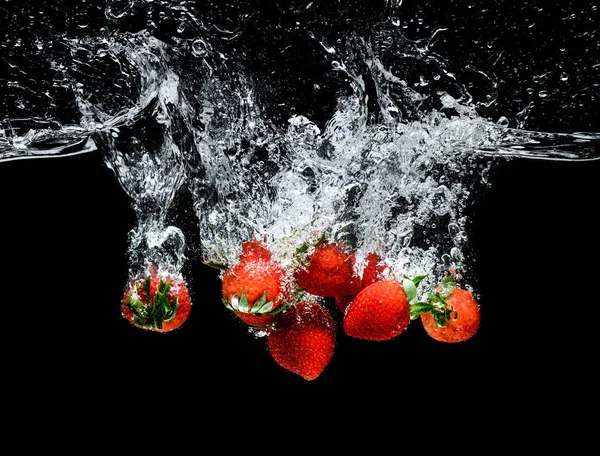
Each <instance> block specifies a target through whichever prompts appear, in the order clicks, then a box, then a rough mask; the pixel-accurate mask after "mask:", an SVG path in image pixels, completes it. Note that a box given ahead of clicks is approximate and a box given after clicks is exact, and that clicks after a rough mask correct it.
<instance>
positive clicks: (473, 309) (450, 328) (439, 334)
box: [420, 288, 481, 343]
mask: <svg viewBox="0 0 600 456" xmlns="http://www.w3.org/2000/svg"><path fill="white" fill-rule="evenodd" d="M447 301H448V304H449V305H450V306H451V307H452V308H453V309H454V312H456V318H455V319H450V320H448V322H447V323H446V326H444V327H440V326H437V325H436V323H435V320H434V318H433V316H432V315H431V313H429V312H423V313H422V314H421V315H420V318H421V323H422V325H423V328H425V331H426V332H427V334H428V335H429V336H430V337H432V338H433V339H435V340H437V341H439V342H449V343H455V342H464V341H466V340H468V339H470V338H471V337H473V336H474V335H475V333H476V332H477V331H478V329H479V325H480V323H481V313H480V310H479V304H478V303H477V301H476V300H475V298H474V297H473V294H472V293H471V292H470V291H469V290H465V289H462V288H455V289H454V290H452V292H451V293H450V295H449V296H448V299H447Z"/></svg>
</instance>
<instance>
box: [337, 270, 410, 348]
mask: <svg viewBox="0 0 600 456" xmlns="http://www.w3.org/2000/svg"><path fill="white" fill-rule="evenodd" d="M409 323H410V307H409V303H408V298H407V296H406V293H405V292H404V288H403V287H402V285H400V284H399V283H398V282H396V281H392V280H380V281H377V282H374V283H372V284H370V285H368V286H367V287H365V288H364V289H363V290H361V291H360V292H359V293H358V294H357V295H356V297H355V298H354V299H353V300H352V302H350V304H348V307H347V308H346V312H345V314H344V319H343V327H344V332H345V333H346V334H347V335H349V336H351V337H356V338H358V339H366V340H389V339H393V338H394V337H396V336H398V335H399V334H400V333H402V332H403V331H404V330H405V329H406V328H407V327H408V324H409Z"/></svg>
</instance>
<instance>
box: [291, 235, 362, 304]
mask: <svg viewBox="0 0 600 456" xmlns="http://www.w3.org/2000/svg"><path fill="white" fill-rule="evenodd" d="M299 256H300V262H301V266H299V267H298V268H297V269H296V270H295V271H294V278H295V280H296V284H297V285H298V286H299V287H300V288H302V289H303V290H305V291H306V292H308V293H310V294H313V295H315V296H323V297H335V296H342V295H348V294H353V293H354V292H355V290H357V289H358V288H360V280H359V279H358V277H357V276H356V275H355V273H354V262H355V255H354V254H353V253H352V254H351V253H348V252H346V251H345V250H344V249H343V248H342V245H341V244H339V243H336V242H329V241H326V240H320V241H319V242H318V243H317V245H316V246H315V248H314V250H313V251H312V252H311V251H310V250H309V247H308V246H307V245H306V244H305V246H303V247H302V248H301V249H300V251H299Z"/></svg>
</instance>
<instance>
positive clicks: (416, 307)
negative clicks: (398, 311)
mask: <svg viewBox="0 0 600 456" xmlns="http://www.w3.org/2000/svg"><path fill="white" fill-rule="evenodd" d="M432 310H433V306H432V305H431V304H430V303H428V302H415V303H414V304H411V305H410V319H411V320H416V319H417V318H419V316H420V315H421V314H422V313H423V312H431V311H432Z"/></svg>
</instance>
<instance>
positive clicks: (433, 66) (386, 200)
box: [0, 0, 600, 281]
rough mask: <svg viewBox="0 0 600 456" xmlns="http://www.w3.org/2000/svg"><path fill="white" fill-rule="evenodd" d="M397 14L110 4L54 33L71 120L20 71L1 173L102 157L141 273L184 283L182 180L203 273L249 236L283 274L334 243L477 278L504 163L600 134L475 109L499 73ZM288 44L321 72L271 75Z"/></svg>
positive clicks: (574, 157) (548, 153) (404, 264)
mask: <svg viewBox="0 0 600 456" xmlns="http://www.w3.org/2000/svg"><path fill="white" fill-rule="evenodd" d="M334 3H335V2H334ZM401 5H402V2H383V5H382V6H383V7H382V8H381V9H380V10H379V11H377V14H373V15H372V16H365V17H367V18H371V19H370V20H369V19H365V20H364V22H363V23H361V22H360V21H359V25H357V26H356V28H355V29H352V28H348V26H347V23H345V22H344V18H345V17H346V16H344V15H345V14H349V13H348V11H349V10H348V9H347V7H346V8H342V7H341V6H340V5H336V7H338V8H341V11H342V14H340V15H339V17H338V18H337V19H336V20H333V19H331V17H330V19H331V20H332V21H333V22H335V24H334V25H335V26H339V25H340V24H341V23H344V24H345V25H346V26H345V27H342V32H335V33H334V32H332V28H329V27H328V26H327V24H326V25H323V24H322V23H321V22H319V21H318V20H317V19H318V18H320V17H322V15H323V14H325V13H326V11H325V10H326V9H327V8H326V7H325V6H319V5H316V4H313V3H312V2H291V3H290V5H289V6H288V7H287V8H286V7H281V6H280V5H277V10H276V11H275V13H276V14H275V17H276V19H275V20H272V19H269V20H267V18H266V16H264V15H261V14H260V13H259V12H257V11H254V10H252V9H251V8H250V7H249V6H243V5H237V4H235V2H234V3H232V4H229V3H228V4H227V6H226V7H219V6H218V5H216V4H213V3H210V2H208V3H207V4H206V5H204V7H202V8H201V7H199V6H197V5H196V6H192V5H191V4H190V2H179V3H178V4H177V5H176V6H177V7H176V8H174V7H173V4H171V3H170V2H141V1H133V0H131V1H127V2H123V1H112V2H108V4H107V6H106V8H105V9H104V15H105V19H106V24H105V27H104V28H102V31H101V32H100V31H99V32H98V33H97V34H90V35H87V36H83V37H81V36H79V37H68V36H67V35H64V34H63V35H58V36H55V37H54V38H53V41H52V42H47V43H42V44H44V45H45V46H46V50H47V54H44V53H43V52H39V53H38V55H40V56H41V57H42V58H43V57H46V58H47V62H46V64H47V65H46V66H45V68H46V70H47V71H48V72H50V73H51V74H52V75H53V78H52V79H53V80H54V81H57V82H56V85H57V87H56V91H57V93H58V94H68V96H67V97H65V98H64V100H63V103H66V104H67V105H68V109H62V110H61V109H58V104H55V105H53V108H52V109H45V110H40V109H38V108H39V103H38V100H37V99H36V100H34V101H33V102H32V103H31V106H25V105H26V104H24V102H23V100H27V96H24V95H23V94H26V93H29V92H28V91H27V90H25V89H24V88H23V87H25V86H26V84H27V81H25V79H26V78H21V77H20V76H19V74H18V71H16V70H14V71H13V72H12V73H11V74H12V75H14V78H13V80H11V81H10V84H9V85H10V86H11V87H14V90H13V92H10V93H11V94H12V93H14V94H15V95H14V97H15V100H16V99H18V100H19V102H20V103H21V104H22V105H23V106H24V107H23V108H19V109H21V111H19V113H20V114H30V115H20V116H17V115H15V111H14V109H16V108H14V109H13V110H11V109H7V110H6V113H3V120H2V123H1V126H0V161H7V160H15V159H26V158H43V157H47V158H49V157H67V156H71V155H74V154H80V153H90V152H95V153H101V154H102V157H103V158H104V161H105V163H106V165H107V166H108V167H109V168H110V169H111V170H112V171H113V172H114V174H115V176H116V178H117V179H118V181H119V183H120V184H121V186H122V187H123V189H124V190H125V192H126V193H127V195H128V196H129V198H130V202H131V205H132V208H133V210H134V211H135V213H136V216H137V219H138V225H137V227H136V229H134V230H132V232H131V233H130V249H129V254H130V263H131V270H132V273H138V272H140V271H141V270H143V269H145V268H147V267H148V264H151V263H153V264H159V265H160V267H161V269H166V270H168V271H169V273H170V274H171V275H176V274H180V271H181V268H182V266H183V264H184V262H185V260H186V258H185V255H184V251H185V238H184V236H183V233H182V232H181V230H180V229H179V228H178V227H176V226H172V225H170V222H169V220H168V219H167V214H168V209H169V208H170V206H171V204H172V201H173V199H174V197H175V196H176V194H177V193H178V192H179V191H180V190H181V189H182V188H183V187H184V186H185V187H186V188H187V189H188V190H189V191H190V193H191V195H192V198H193V208H192V209H193V211H194V213H195V215H196V216H197V219H198V232H199V239H200V242H201V247H202V252H201V255H202V259H203V260H204V261H206V262H208V263H211V262H216V263H230V262H233V261H234V260H235V258H237V256H238V255H239V251H240V247H241V243H242V242H243V241H245V240H248V239H251V238H254V237H261V238H267V239H269V241H270V242H271V243H272V246H273V249H274V251H275V253H276V255H277V256H278V259H279V260H281V261H282V262H284V263H285V262H289V261H291V257H290V254H291V252H293V251H294V250H295V248H296V247H297V246H298V245H300V244H302V243H303V242H306V240H307V239H309V238H310V237H311V236H313V235H314V233H316V232H322V231H327V232H329V233H331V235H333V236H337V237H340V238H343V239H344V240H346V241H347V242H349V243H350V244H351V245H353V246H354V247H356V249H357V255H358V264H359V267H360V265H361V261H362V259H363V258H364V256H365V255H366V253H368V252H371V251H375V252H378V253H379V254H380V255H381V256H383V257H384V258H385V259H386V261H387V262H388V264H389V265H390V267H391V268H392V269H393V270H394V271H395V273H396V274H398V275H401V274H407V275H410V276H413V275H417V274H422V273H429V274H430V276H431V279H430V280H431V281H435V280H437V278H438V277H439V276H440V275H441V274H442V273H443V272H444V271H446V270H448V269H452V268H454V269H458V270H463V271H465V272H466V273H467V274H474V273H473V272H472V271H470V268H469V264H468V261H467V260H466V258H467V253H468V248H469V244H468V231H469V230H468V213H469V209H470V204H471V201H472V197H473V194H475V193H476V192H477V191H478V190H480V189H482V188H485V187H486V186H487V185H489V180H488V176H489V173H490V172H491V171H492V170H493V167H494V164H495V163H497V161H498V160H499V159H502V160H504V159H512V158H526V159H541V160H563V161H581V160H583V161H585V160H596V159H599V158H600V133H598V132H551V131H549V132H544V131H535V130H528V129H525V128H524V127H525V125H526V120H527V117H528V115H529V114H528V112H529V111H528V110H529V109H530V105H528V106H527V107H526V108H525V109H522V110H520V111H519V112H518V113H517V114H516V115H515V116H514V118H513V117H511V118H510V119H509V117H507V116H508V114H507V116H500V117H499V119H498V120H497V121H492V120H490V118H487V117H485V116H483V115H481V114H480V111H484V112H485V111H486V109H487V108H489V107H491V106H494V105H495V104H497V103H498V100H499V97H500V92H501V90H500V85H499V83H498V78H496V77H495V76H494V75H493V74H491V73H490V72H487V71H483V70H481V69H479V68H478V67H477V65H474V64H469V65H467V66H465V67H464V68H456V65H453V64H452V62H449V61H447V60H446V59H444V58H443V57H442V56H441V55H440V54H439V53H437V52H434V49H435V46H436V45H435V43H436V42H437V41H438V40H439V39H440V38H439V37H440V36H442V35H443V34H444V33H445V30H446V29H445V28H438V29H435V30H432V31H429V32H428V33H427V34H426V36H424V37H423V38H419V39H412V40H411V39H408V38H407V36H406V35H405V33H404V31H403V28H402V27H401V24H402V21H401V20H400V16H399V15H398V9H399V8H400V6H401ZM380 6H381V5H380ZM373 8H375V9H376V8H377V7H376V6H373ZM323 9H324V10H323ZM132 24H133V25H132ZM258 24H260V26H259V25H258ZM128 28H130V29H131V28H133V29H135V30H130V29H129V30H128ZM336 30H337V29H336ZM274 31H277V34H276V36H277V37H278V40H275V42H267V43H266V44H265V38H264V34H265V33H274ZM257 37H258V38H260V39H261V41H260V42H261V43H262V44H261V46H257V47H253V46H252V45H248V44H247V43H252V38H257ZM17 41H18V40H17ZM17 41H15V42H13V43H12V44H13V45H14V47H12V48H5V52H7V53H8V57H9V58H13V57H15V56H16V55H18V53H19V52H20V51H19V48H18V46H17ZM290 48H292V49H294V50H295V52H304V53H305V54H306V56H307V57H310V59H311V61H312V62H318V67H316V68H315V69H314V74H310V75H305V76H304V78H301V79H300V80H299V81H298V79H294V78H292V76H291V74H292V72H291V71H290V69H289V67H287V66H286V62H287V61H285V59H284V63H283V64H281V65H276V64H275V63H274V60H273V59H274V57H273V55H283V56H287V55H288V53H289V52H290V51H289V49H290ZM282 58H283V57H282ZM287 58H288V59H290V58H291V57H289V56H288V57H287ZM498 58H500V57H498ZM9 60H10V59H9ZM13 60H14V59H13ZM296 65H297V63H296ZM459 73H460V76H461V77H459V76H458V75H459ZM561 75H562V76H561V80H564V78H565V76H564V75H565V73H564V71H562V72H561ZM465 81H466V82H465ZM537 83H540V84H541V82H540V81H537V82H536V84H537ZM300 86H301V87H302V89H303V92H302V93H303V94H304V95H303V96H305V97H306V96H308V97H312V99H313V100H317V101H316V102H315V103H314V104H317V105H319V103H321V107H322V108H323V109H322V111H321V112H319V111H318V110H316V109H314V106H309V105H310V103H308V101H307V100H305V99H303V98H302V96H298V95H297V92H299V88H298V87H300ZM48 93H50V92H48ZM540 93H541V92H540ZM545 93H549V92H547V91H546V92H545ZM282 94H287V97H286V96H284V95H282ZM307 94H308V95H307ZM49 96H50V95H49ZM51 98H52V97H51ZM57 98H59V97H58V96H54V98H53V99H57ZM19 106H20V105H19ZM303 107H304V109H302V108H303ZM38 112H43V113H45V115H38ZM515 121H516V122H517V123H518V124H519V125H520V127H519V128H515V127H514V126H511V123H513V124H514V122H515Z"/></svg>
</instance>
